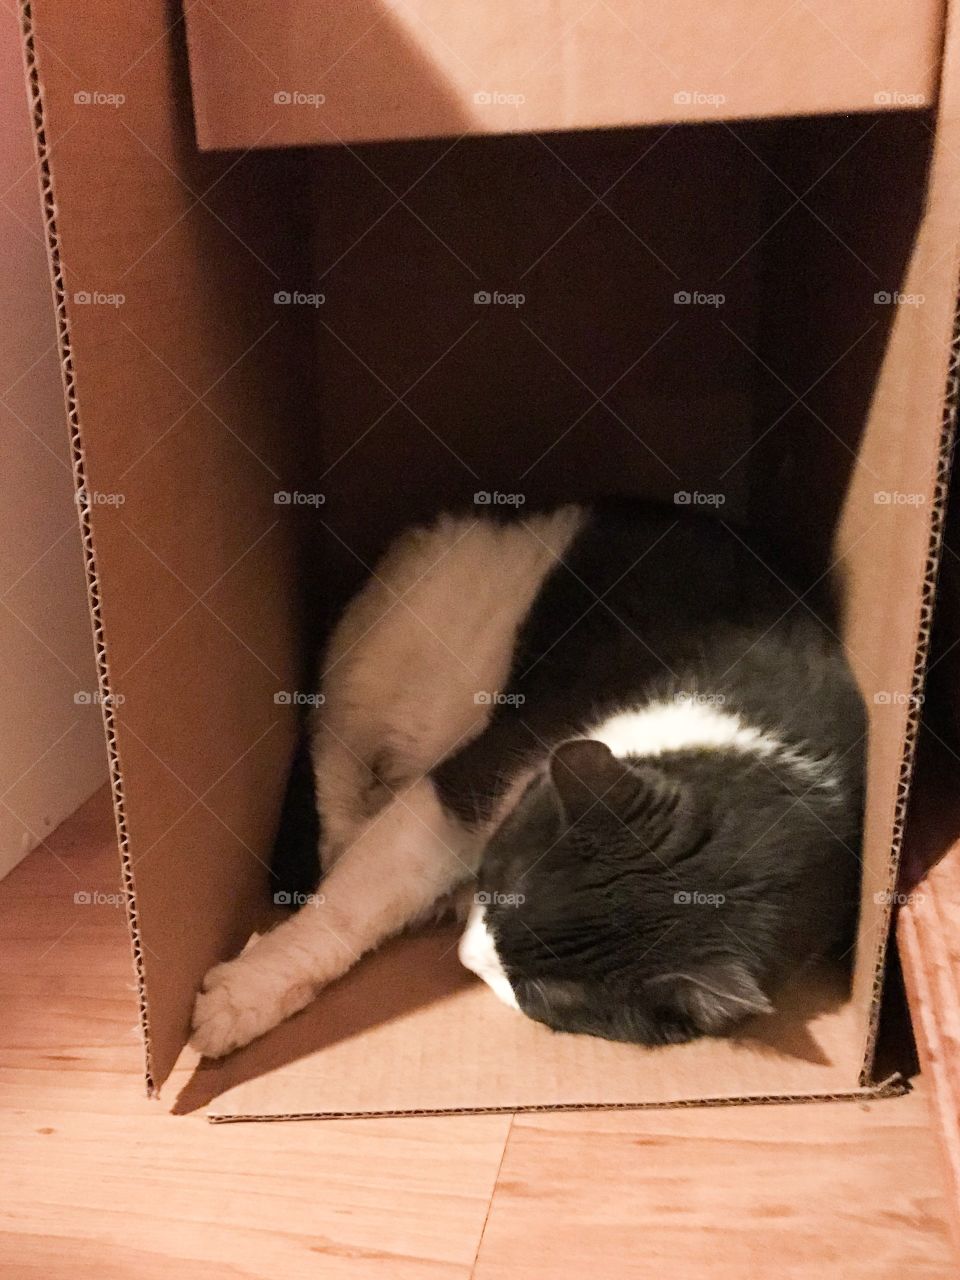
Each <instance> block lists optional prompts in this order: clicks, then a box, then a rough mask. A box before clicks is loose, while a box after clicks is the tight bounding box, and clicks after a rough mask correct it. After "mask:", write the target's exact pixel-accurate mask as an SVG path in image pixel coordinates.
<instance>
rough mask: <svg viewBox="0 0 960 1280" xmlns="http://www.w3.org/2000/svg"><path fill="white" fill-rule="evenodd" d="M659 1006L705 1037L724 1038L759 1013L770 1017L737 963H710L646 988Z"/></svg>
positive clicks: (765, 1002)
mask: <svg viewBox="0 0 960 1280" xmlns="http://www.w3.org/2000/svg"><path fill="white" fill-rule="evenodd" d="M645 985H646V987H647V989H648V991H649V992H650V993H651V994H653V995H655V996H656V1000H657V1002H658V1003H661V1002H662V1004H663V1005H664V1006H665V1007H666V1008H671V1009H676V1010H678V1011H679V1012H680V1013H681V1014H682V1015H683V1016H684V1017H685V1018H687V1019H689V1020H690V1021H691V1022H692V1023H693V1024H694V1026H696V1027H697V1028H698V1029H699V1030H700V1031H701V1032H703V1034H704V1035H713V1036H716V1035H723V1034H724V1033H726V1032H728V1031H730V1030H731V1029H732V1028H733V1027H734V1026H736V1025H737V1023H739V1022H743V1021H744V1020H745V1019H746V1018H750V1017H753V1016H754V1015H755V1014H758V1013H773V1005H772V1004H771V1003H770V1001H769V999H768V998H767V996H766V995H765V994H764V992H763V991H762V990H761V988H760V985H759V983H758V982H757V981H756V979H755V978H754V977H753V975H752V974H751V973H750V972H749V970H748V969H747V967H746V966H745V965H744V964H743V963H742V962H741V961H739V960H723V959H718V960H710V961H706V962H704V963H700V964H695V965H691V966H690V968H689V969H686V970H684V972H682V973H668V974H663V975H661V976H659V977H656V978H651V979H650V980H649V981H648V982H647V983H646V984H645Z"/></svg>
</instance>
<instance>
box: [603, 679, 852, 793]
mask: <svg viewBox="0 0 960 1280" xmlns="http://www.w3.org/2000/svg"><path fill="white" fill-rule="evenodd" d="M701 696H702V695H694V694H688V695H686V696H684V695H682V694H681V695H678V696H677V697H676V698H675V699H670V700H669V701H661V702H652V703H651V704H650V705H649V706H647V707H643V708H642V709H641V710H639V711H624V712H621V713H620V714H619V715H615V716H612V717H611V718H610V719H609V720H606V721H605V722H604V723H603V724H600V725H598V726H597V727H596V728H595V729H593V730H591V731H590V733H589V734H588V735H587V736H588V737H591V738H596V739H597V741H598V742H602V743H604V744H605V745H606V746H608V747H609V748H610V750H611V751H612V752H613V754H614V755H615V756H617V757H618V758H623V757H625V756H640V757H645V756H660V755H664V754H666V753H667V752H671V751H686V750H691V749H693V750H696V749H698V748H705V749H707V750H711V749H713V750H718V749H723V748H727V749H730V750H734V751H742V752H745V753H748V754H751V755H755V756H759V757H760V758H761V759H771V758H774V757H776V758H777V759H779V760H781V761H783V762H784V763H786V764H789V765H790V766H791V767H792V768H794V769H796V770H797V771H798V772H800V773H803V774H804V775H805V777H806V778H807V779H808V780H809V781H810V782H812V783H814V784H816V785H819V786H828V787H829V786H835V785H836V779H835V778H833V777H832V776H831V775H830V771H829V762H825V761H822V760H813V759H810V758H808V757H806V756H804V755H803V754H802V753H801V752H799V751H797V750H795V749H794V748H792V747H788V746H787V745H786V743H784V742H782V741H781V740H780V739H779V738H778V737H777V736H776V735H775V734H772V733H769V732H768V731H767V730H765V729H758V728H757V727H756V725H752V724H748V723H747V722H746V721H745V720H744V719H743V718H742V716H740V715H739V714H738V713H737V712H733V711H725V710H723V708H722V707H720V706H717V705H716V703H708V702H703V701H699V700H698V697H701Z"/></svg>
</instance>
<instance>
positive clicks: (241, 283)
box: [26, 0, 295, 1083]
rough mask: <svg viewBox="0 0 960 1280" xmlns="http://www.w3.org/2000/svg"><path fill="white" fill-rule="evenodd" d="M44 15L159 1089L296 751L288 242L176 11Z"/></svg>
mask: <svg viewBox="0 0 960 1280" xmlns="http://www.w3.org/2000/svg"><path fill="white" fill-rule="evenodd" d="M26 20H27V31H28V36H30V37H31V38H30V40H29V43H28V70H30V71H32V72H33V77H34V78H33V79H32V83H31V89H32V92H33V94H34V95H35V102H37V101H38V99H37V98H36V95H37V93H38V90H39V87H40V84H41V81H42V104H41V105H42V119H38V123H39V124H40V126H41V132H40V133H39V134H38V141H39V146H40V152H41V159H42V160H44V161H46V163H47V165H48V170H47V172H46V173H45V182H46V184H47V186H46V192H47V199H46V203H45V212H46V214H47V218H48V236H49V238H50V244H51V248H52V251H53V254H54V260H53V268H54V286H55V301H56V304H57V309H58V323H59V327H60V337H61V357H62V360H63V365H64V379H65V385H66V391H67V408H68V413H69V422H70V430H71V438H72V442H73V447H74V461H75V467H76V480H77V487H78V489H79V490H82V491H84V492H85V493H87V494H88V495H91V497H90V501H89V502H88V503H86V504H81V505H80V508H79V510H80V512H81V517H82V523H83V533H84V550H85V559H86V564H87V572H88V580H89V590H90V600H91V609H92V611H93V616H94V626H95V634H96V641H97V655H98V663H99V668H100V692H101V695H102V696H103V698H104V699H105V701H104V708H105V719H106V721H107V740H108V748H109V751H110V756H111V767H112V775H113V783H114V789H115V799H116V808H117V822H118V832H119V837H120V844H121V854H122V857H123V865H124V876H125V883H126V887H127V890H128V895H129V900H128V906H129V911H130V920H131V929H132V932H133V938H134V953H135V959H136V965H137V973H138V978H139V980H140V983H141V1000H142V1012H143V1016H144V1020H145V1025H146V1029H147V1039H146V1044H147V1073H148V1081H149V1082H150V1083H153V1082H155V1081H158V1080H161V1079H162V1078H163V1077H164V1076H165V1075H166V1074H167V1072H168V1071H169V1069H170V1067H171V1065H172V1063H173V1061H174V1060H175V1058H176V1055H177V1053H178V1052H179V1050H180V1047H181V1045H182V1043H183V1039H184V1036H185V1034H186V1031H187V1026H188V1019H189V1010H190V1007H191V1002H192V993H193V989H194V988H195V987H196V984H197V983H198V981H199V979H200V977H201V975H202V973H203V972H204V970H205V969H206V968H207V967H208V966H209V964H210V963H211V962H212V961H213V960H215V959H216V958H217V956H219V955H220V954H221V953H222V952H223V951H224V950H226V949H230V948H231V947H236V946H238V945H239V944H240V943H241V942H242V939H243V938H244V937H245V936H246V933H247V931H248V929H249V919H250V917H249V915H248V914H245V910H246V908H245V904H250V903H251V902H252V901H253V900H255V899H256V898H258V897H259V895H260V894H261V893H262V891H263V885H264V883H265V876H266V864H265V861H264V858H265V852H266V850H267V849H268V848H269V845H270V841H271V839H272V834H273V830H274V825H275V822H276V817H277V809H278V805H279V803H280V798H281V795H282V787H283V782H284V774H285V769H286V764H287V760H288V757H289V753H290V749H291V744H292V738H293V728H292V718H293V717H292V714H291V710H290V709H289V708H287V707H283V706H277V705H275V704H274V701H273V695H274V692H275V691H276V690H277V689H285V688H290V687H291V686H292V684H293V680H294V677H293V674H292V672H293V667H294V661H295V650H294V626H293V605H292V591H291V586H292V574H291V572H290V570H289V567H288V565H289V554H290V553H289V549H288V546H287V543H288V541H289V537H288V531H287V530H286V529H285V526H284V522H283V521H282V520H281V519H279V518H278V511H277V507H276V506H275V505H274V503H273V497H272V495H273V491H274V490H276V489H278V488H280V487H281V486H280V483H279V479H278V477H279V473H280V469H281V462H280V457H281V449H280V446H279V440H280V436H279V432H278V430H277V425H276V424H277V416H278V409H277V406H278V403H279V400H280V397H279V396H278V393H277V390H276V388H277V385H278V383H280V382H281V381H282V380H281V379H280V377H279V374H278V372H277V371H278V368H279V362H280V354H281V350H282V347H281V343H280V341H279V337H280V334H281V333H282V326H278V324H277V319H278V316H277V308H275V307H274V306H273V303H272V295H273V291H274V289H275V287H276V285H275V281H276V279H278V278H279V274H280V271H281V269H282V268H281V265H280V264H281V262H282V255H283V252H284V251H285V242H284V238H283V237H282V236H279V235H278V236H274V237H273V238H270V237H265V236H264V234H263V226H264V224H263V219H264V218H265V209H264V203H263V200H262V196H261V194H260V192H261V190H262V188H260V187H259V186H258V185H257V183H255V182H253V181H252V179H253V176H254V175H252V174H251V172H250V170H249V168H245V167H244V166H243V165H242V164H239V165H238V164H236V163H235V162H232V161H231V162H229V163H227V162H224V161H214V160H212V159H211V158H206V159H204V158H200V157H197V156H196V154H195V150H194V148H193V144H192V135H191V125H190V120H189V117H188V116H187V115H186V113H185V111H184V104H185V101H186V83H185V65H184V58H183V51H182V48H181V47H180V46H179V45H178V43H177V41H176V39H175V35H176V29H175V28H174V29H173V32H172V34H170V31H169V12H168V9H167V6H166V5H165V4H164V3H162V2H160V0H157V2H156V3H149V4H146V5H144V6H141V7H140V8H138V10H137V11H136V13H132V12H129V11H128V10H127V9H126V7H125V6H123V5H115V4H111V3H104V4H101V5H100V7H99V12H98V16H97V20H96V21H93V20H90V19H89V15H88V18H87V19H85V20H84V21H79V20H78V16H77V13H76V12H74V11H73V8H72V6H70V5H59V4H53V3H46V2H45V0H40V2H39V3H36V4H34V5H32V6H31V8H30V10H28V11H26ZM105 32H108V33H109V38H108V39H105V38H104V33H105ZM61 50H62V51H63V53H61V52H60V51H61ZM38 64H39V67H40V73H39V78H37V66H38ZM121 97H122V99H123V100H122V101H118V100H117V99H118V98H121ZM111 98H112V99H113V100H112V101H111V100H110V99H111ZM178 104H179V105H178ZM261 173H262V171H261ZM51 175H52V189H51V188H50V186H49V183H50V181H51ZM278 177H279V175H278ZM221 211H222V212H221ZM111 297H112V298H113V299H114V301H113V302H111V301H109V300H107V299H109V298H111ZM117 298H122V301H117ZM267 585H269V594H268V593H267V591H266V587H267Z"/></svg>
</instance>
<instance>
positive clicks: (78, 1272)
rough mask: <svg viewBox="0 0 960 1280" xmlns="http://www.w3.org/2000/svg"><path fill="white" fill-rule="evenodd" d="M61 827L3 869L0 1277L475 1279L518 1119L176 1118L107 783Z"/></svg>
mask: <svg viewBox="0 0 960 1280" xmlns="http://www.w3.org/2000/svg"><path fill="white" fill-rule="evenodd" d="M47 843H48V845H49V848H48V850H46V851H44V850H38V851H37V853H35V854H34V855H31V857H29V858H28V859H27V860H26V861H25V862H24V863H22V864H21V866H20V867H18V868H17V869H16V871H14V872H13V873H12V874H11V876H10V877H9V878H8V879H7V880H5V881H4V882H3V884H2V885H0V960H2V973H3V978H2V983H0V1151H2V1153H3V1156H2V1161H3V1188H4V1193H3V1197H2V1200H0V1275H2V1276H4V1277H7V1276H9V1277H11V1278H13V1277H16V1278H17V1280H21V1278H23V1277H31V1276H37V1277H44V1280H58V1278H59V1277H67V1276H70V1277H76V1276H90V1277H97V1280H121V1278H122V1280H128V1278H129V1277H131V1276H136V1277H138V1280H154V1278H156V1280H161V1278H162V1280H168V1277H169V1276H170V1275H171V1274H172V1273H173V1274H176V1275H177V1277H178V1280H193V1277H197V1278H198V1280H199V1278H200V1277H211V1280H228V1278H229V1280H235V1278H236V1277H240V1276H243V1277H246V1278H250V1277H264V1280H274V1277H276V1276H280V1275H282V1276H284V1277H285V1280H298V1278H299V1277H304V1278H306V1277H314V1276H317V1275H320V1274H322V1275H323V1276H324V1277H332V1278H333V1280H340V1278H342V1280H360V1278H361V1277H363V1278H366V1277H370V1276H383V1277H390V1280H393V1278H394V1277H396V1278H397V1280H421V1278H424V1280H426V1278H427V1277H436V1278H437V1280H447V1277H449V1278H450V1280H461V1278H464V1277H467V1276H469V1274H470V1269H471V1266H472V1263H473V1259H474V1256H475V1254H476V1251H477V1246H478V1243H479V1240H480V1233H481V1231H482V1228H483V1222H484V1218H485V1215H486V1211H487V1207H488V1204H489V1201H490V1196H491V1194H492V1191H493V1186H494V1181H495V1179H496V1174H497V1169H498V1167H499V1163H500V1159H501V1155H502V1152H503V1146H504V1141H505V1139H506V1135H507V1131H508V1129H509V1124H510V1117H509V1116H464V1117H449V1118H446V1119H443V1120H437V1119H396V1120H378V1121H357V1122H341V1123H336V1122H333V1123H328V1124H323V1125H297V1124H270V1125H220V1126H214V1125H210V1124H208V1123H207V1122H206V1120H205V1119H204V1118H203V1117H202V1114H201V1113H197V1114H195V1115H190V1116H171V1115H170V1114H169V1113H168V1111H167V1110H166V1107H165V1106H164V1104H163V1103H160V1102H148V1101H147V1100H146V1098H145V1097H144V1096H143V1082H142V1046H141V1044H140V1038H139V1031H138V1028H137V1027H136V1026H135V1018H136V998H135V993H134V990H133V976H132V967H131V963H130V955H129V942H128V940H127V935H126V928H125V924H124V919H123V912H122V910H121V909H119V908H118V907H117V906H116V905H115V904H114V902H113V900H112V895H114V894H116V892H117V888H118V885H117V881H118V861H117V854H116V848H115V846H114V841H113V831H112V821H111V817H110V807H109V796H108V795H107V794H106V792H102V793H100V794H98V796H96V797H95V798H94V799H93V800H92V801H91V802H90V803H89V804H88V805H87V806H85V807H84V809H82V810H81V811H80V812H79V814H78V815H77V816H76V820H75V822H73V823H72V824H70V823H68V824H65V825H64V826H63V827H61V828H60V830H59V831H58V832H57V833H56V834H55V836H53V837H51V838H50V840H49V841H48V842H47ZM75 893H79V894H83V895H87V897H89V899H90V901H82V900H81V901H78V902H75V901H74V894H75ZM169 1092H170V1093H171V1095H172V1094H173V1093H175V1085H174V1084H173V1083H171V1085H170V1087H169ZM171 1268H174V1271H173V1272H172V1271H171Z"/></svg>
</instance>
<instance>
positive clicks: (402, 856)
mask: <svg viewBox="0 0 960 1280" xmlns="http://www.w3.org/2000/svg"><path fill="white" fill-rule="evenodd" d="M481 848H482V839H481V837H480V835H479V833H476V832H473V831H469V830H467V829H465V828H464V827H463V826H462V825H461V824H460V823H459V822H458V821H457V820H456V818H454V817H453V816H452V815H451V814H449V813H448V812H447V811H446V810H445V809H444V808H443V806H442V805H441V803H440V801H439V799H438V798H437V794H436V791H435V789H434V786H433V783H432V782H431V781H430V779H428V778H424V779H421V781H419V782H417V783H416V784H415V785H414V786H412V787H410V788H409V789H408V790H406V791H404V792H401V793H400V794H398V795H397V796H396V797H395V798H394V799H393V800H392V801H391V802H390V803H389V804H388V805H387V807H386V808H385V809H383V810H382V811H381V813H379V814H378V815H377V817H376V818H374V819H373V820H372V821H371V822H370V824H369V826H367V827H366V828H365V829H364V831H363V832H362V833H361V835H360V836H359V837H358V838H357V839H356V840H355V841H354V843H353V844H352V845H350V847H349V848H347V849H346V850H345V851H344V852H343V854H342V855H341V857H340V858H339V859H338V861H337V863H336V865H335V866H334V867H333V869H332V871H331V872H330V874H329V875H328V876H327V877H326V878H325V879H324V880H323V881H322V882H321V884H320V891H319V892H318V894H317V895H316V900H315V902H313V903H307V904H306V905H305V906H303V907H302V908H301V909H300V911H299V912H298V913H297V915H295V916H293V917H292V918H291V919H289V920H286V921H284V923H283V924H281V925H279V926H278V927H277V928H276V929H274V930H272V931H271V932H270V933H268V934H266V935H265V936H264V937H263V938H261V939H259V941H257V942H256V943H254V945H253V946H252V947H250V948H249V949H248V950H247V951H246V952H244V954H243V955H242V956H239V957H238V958H237V959H236V960H231V961H228V962H227V963H226V964H219V965H216V966H215V967H214V968H213V969H211V970H210V972H209V973H208V974H207V976H206V977H205V978H204V981H203V988H202V990H201V992H200V994H199V995H198V996H197V999H196V1004H195V1006H194V1013H193V1036H192V1039H191V1043H192V1045H193V1046H194V1048H196V1049H198V1050H199V1051H200V1052H201V1053H203V1054H204V1055H206V1056H207V1057H213V1058H219V1057H223V1055H224V1054H227V1053H230V1052H231V1051H232V1050H233V1049H236V1048H239V1047H240V1046H241V1045H244V1044H248V1043H249V1042H250V1041H251V1040H254V1039H256V1038H257V1036H261V1035H263V1034H264V1032H266V1031H269V1030H270V1029H271V1027H275V1026H276V1025H277V1024H278V1023H279V1022H282V1021H283V1020H284V1018H288V1017H289V1016H290V1015H291V1014H293V1013H296V1012H297V1011H298V1010H299V1009H302V1008H304V1006H305V1005H307V1004H309V1003H310V1001H311V1000H312V999H313V996H314V995H315V994H316V992H317V991H318V990H319V989H320V988H321V987H323V986H325V985H326V984H327V983H329V982H332V981H333V980H334V979H335V978H339V977H340V976H341V975H342V974H343V973H345V972H346V971H347V970H348V969H349V968H350V967H351V966H352V965H353V964H354V963H355V962H356V961H357V960H359V958H360V957H361V956H362V955H363V953H364V952H365V951H369V950H371V949H372V948H373V947H376V946H377V945H378V944H379V943H381V942H383V941H384V940H385V939H386V938H388V937H390V936H391V935H392V934H395V933H398V932H399V931H400V930H401V929H403V928H404V926H406V925H407V924H409V923H410V922H411V921H413V920H416V919H417V917H420V916H422V915H423V913H424V912H425V911H426V910H427V909H428V908H429V907H430V906H431V904H432V903H434V902H436V901H437V899H438V898H440V897H442V896H443V895H444V894H447V893H450V892H451V890H453V889H455V888H456V887H457V885H459V884H462V883H463V882H464V881H466V880H469V879H470V878H471V877H472V876H473V875H474V874H475V872H476V868H477V863H478V861H479V856H480V850H481Z"/></svg>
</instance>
